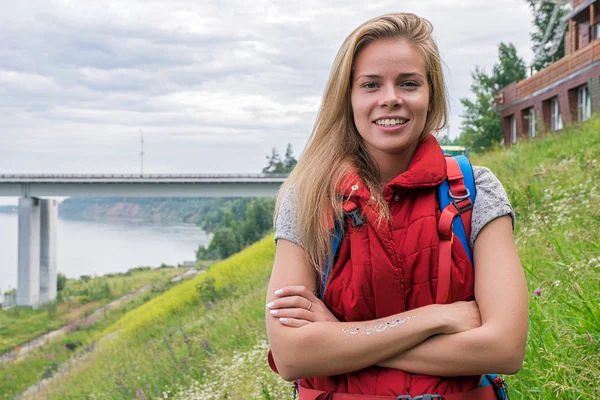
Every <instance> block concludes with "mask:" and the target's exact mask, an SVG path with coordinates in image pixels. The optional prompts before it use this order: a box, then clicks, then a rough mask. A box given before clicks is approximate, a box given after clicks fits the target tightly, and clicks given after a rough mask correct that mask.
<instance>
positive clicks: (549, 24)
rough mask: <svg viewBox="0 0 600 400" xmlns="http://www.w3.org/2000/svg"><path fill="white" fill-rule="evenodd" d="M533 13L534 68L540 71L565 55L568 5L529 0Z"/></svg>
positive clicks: (543, 0) (545, 0) (542, 0)
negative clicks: (564, 18) (565, 20)
mask: <svg viewBox="0 0 600 400" xmlns="http://www.w3.org/2000/svg"><path fill="white" fill-rule="evenodd" d="M527 3H528V4H529V8H531V11H532V13H533V24H534V27H535V28H534V31H533V32H531V34H530V36H531V41H532V42H533V53H534V54H535V55H537V56H536V57H535V59H534V60H533V63H532V64H533V68H534V69H535V70H536V71H540V70H542V69H544V68H546V67H547V66H548V65H550V64H552V63H553V62H554V61H556V60H559V59H561V58H562V57H564V55H565V35H564V32H565V23H564V22H563V21H562V19H563V17H564V16H565V15H566V14H567V13H568V12H569V7H570V6H569V5H568V4H566V3H565V4H555V3H553V2H551V1H547V0H527Z"/></svg>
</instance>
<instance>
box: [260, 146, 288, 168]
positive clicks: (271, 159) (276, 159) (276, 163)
mask: <svg viewBox="0 0 600 400" xmlns="http://www.w3.org/2000/svg"><path fill="white" fill-rule="evenodd" d="M262 172H263V174H285V173H286V168H285V164H284V163H283V161H281V156H280V155H279V151H277V148H275V147H273V150H272V151H271V155H270V156H267V166H266V167H264V168H263V170H262Z"/></svg>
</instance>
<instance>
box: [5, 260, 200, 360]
mask: <svg viewBox="0 0 600 400" xmlns="http://www.w3.org/2000/svg"><path fill="white" fill-rule="evenodd" d="M198 273H200V272H199V271H196V270H194V269H192V270H189V271H186V272H185V273H183V274H181V275H177V276H176V277H174V278H171V281H173V282H178V281H180V280H182V279H183V278H187V277H191V276H194V275H197V274H198ZM151 288H152V284H148V285H146V286H142V287H141V288H139V289H137V290H135V291H133V292H131V293H127V294H126V295H124V296H121V297H119V298H118V299H116V300H113V301H111V302H110V303H108V304H106V305H104V306H102V307H100V308H98V309H97V310H96V311H94V312H93V313H92V314H91V315H89V316H87V317H83V318H80V319H79V320H76V321H75V323H76V324H86V323H91V322H92V320H94V317H97V316H98V315H99V314H103V313H105V312H107V311H109V310H111V309H113V308H115V307H117V306H119V305H120V304H121V303H123V302H124V301H129V300H132V299H134V298H136V297H138V296H140V295H141V294H143V293H145V292H147V291H148V290H150V289H151ZM71 324H73V322H71V323H69V324H67V325H65V326H63V327H62V328H59V329H56V330H54V331H51V332H48V333H46V334H44V335H41V336H39V337H37V338H35V339H32V340H30V341H29V342H27V343H25V344H23V345H21V346H20V347H19V350H18V351H17V350H11V351H8V352H6V353H4V354H1V355H0V365H2V364H4V363H7V362H10V361H14V360H18V359H19V358H21V357H23V356H24V355H25V354H27V353H28V352H30V351H31V350H34V349H37V348H39V347H42V346H44V345H46V344H47V343H49V342H51V341H52V340H54V339H56V338H58V337H60V336H62V335H64V334H65V333H67V332H68V331H69V330H70V325H71Z"/></svg>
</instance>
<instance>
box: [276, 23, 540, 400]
mask: <svg viewBox="0 0 600 400" xmlns="http://www.w3.org/2000/svg"><path fill="white" fill-rule="evenodd" d="M431 32H432V27H431V24H430V23H429V22H428V21H427V20H425V19H422V18H419V17H417V16H416V15H413V14H390V15H384V16H381V17H378V18H374V19H372V20H370V21H368V22H366V23H364V24H363V25H361V26H360V27H358V28H357V29H356V30H355V31H354V32H352V34H350V36H349V37H348V38H347V39H346V40H345V42H344V43H343V45H342V47H341V49H340V51H339V52H338V54H337V57H336V59H335V61H334V65H333V68H332V71H331V75H330V78H329V82H328V84H327V87H326V90H325V93H324V97H323V102H322V106H321V109H320V111H319V114H318V116H317V120H316V123H315V128H314V130H313V133H312V136H311V140H310V142H309V144H308V145H307V147H306V149H305V151H304V153H303V155H302V158H301V160H300V162H299V164H298V165H297V166H296V168H295V169H294V171H293V173H292V174H291V175H290V177H289V178H288V180H287V181H286V183H285V184H284V186H283V187H282V190H281V191H280V196H279V198H278V202H277V206H276V210H278V217H277V222H276V228H277V229H276V241H277V252H276V257H275V262H274V266H273V272H272V276H271V281H270V284H269V289H268V295H267V302H268V303H267V331H268V335H269V341H270V344H271V349H272V358H271V361H272V362H273V363H274V365H273V363H272V366H273V367H274V368H275V366H276V369H277V370H278V372H279V373H280V374H281V376H282V377H283V378H284V379H285V380H289V381H292V380H298V382H299V386H300V388H299V393H300V399H325V398H331V399H334V400H335V399H346V400H351V399H356V400H359V399H367V400H368V399H370V398H374V397H373V396H383V397H379V398H383V399H385V398H389V399H396V398H410V396H413V397H414V396H422V395H424V394H436V395H444V398H446V399H467V398H468V399H488V398H493V397H490V393H493V392H490V391H487V390H485V391H484V390H482V389H477V388H478V386H479V381H480V378H481V375H482V374H486V373H503V374H514V373H516V372H517V371H518V370H519V369H520V367H521V364H522V361H523V357H524V352H525V341H526V336H527V318H528V315H527V289H526V283H525V278H524V274H523V271H522V267H521V265H520V262H519V258H518V256H517V252H516V249H515V246H514V241H513V235H512V234H513V232H512V229H513V223H514V222H513V221H514V214H513V211H512V209H511V207H510V205H509V203H508V200H507V198H506V193H505V192H504V190H503V188H502V186H501V185H500V183H499V182H498V180H497V179H496V178H495V177H494V176H493V174H492V173H491V172H490V171H489V170H487V169H486V168H478V167H475V168H474V175H475V185H476V188H477V200H476V202H475V205H474V209H473V214H472V234H471V238H470V239H471V243H470V245H471V246H472V248H473V256H474V264H475V265H476V268H475V270H474V269H473V266H472V265H471V262H470V260H469V258H468V257H467V256H466V253H465V250H464V247H463V244H461V243H460V242H459V241H458V240H454V241H453V242H452V245H451V246H452V247H451V251H452V268H451V282H452V285H451V287H450V290H449V298H448V300H447V301H446V302H445V303H444V304H442V303H441V302H440V301H439V299H436V289H437V276H438V260H439V243H440V239H439V237H438V234H437V222H438V220H439V218H440V211H439V205H438V203H437V200H436V189H437V187H438V185H439V184H440V183H441V182H442V181H444V179H445V178H446V163H445V159H444V156H443V153H442V151H441V149H440V147H439V145H438V143H437V141H436V139H435V137H434V136H432V132H436V131H439V130H441V129H442V128H443V127H444V126H445V124H446V120H447V101H446V93H445V85H444V79H443V75H442V68H441V62H440V57H439V53H438V49H437V46H436V45H435V43H434V41H433V40H432V37H431ZM348 204H351V205H353V208H356V209H358V210H359V211H360V218H359V222H364V223H362V224H356V225H357V226H354V225H355V224H353V223H347V229H346V231H345V234H344V238H343V241H342V244H341V247H340V251H339V255H337V257H336V258H335V263H334V267H333V270H332V272H331V274H330V276H329V278H328V279H327V282H326V287H325V291H324V293H323V294H322V298H323V301H321V300H319V298H318V297H317V296H315V293H317V292H318V288H319V287H320V286H319V285H320V283H321V281H322V277H323V265H324V263H325V259H326V258H327V257H328V256H329V257H328V259H331V258H332V257H331V256H332V254H331V252H332V250H331V234H330V229H331V227H332V226H334V222H335V223H337V224H342V223H344V222H345V218H346V217H345V216H344V211H343V210H344V208H346V210H347V209H348V207H347V206H348ZM355 222H356V221H355ZM475 271H476V273H475ZM436 300H437V302H436ZM344 394H352V395H355V396H348V395H344ZM329 396H331V397H329ZM398 396H404V397H398Z"/></svg>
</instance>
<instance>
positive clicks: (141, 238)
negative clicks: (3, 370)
mask: <svg viewBox="0 0 600 400" xmlns="http://www.w3.org/2000/svg"><path fill="white" fill-rule="evenodd" d="M210 238H211V236H210V235H208V234H207V233H206V232H204V231H203V230H202V229H200V228H198V227H196V226H194V225H159V224H155V223H150V222H139V221H127V220H120V219H112V220H98V221H88V220H70V219H69V220H66V219H62V218H60V217H59V218H58V226H57V245H56V259H57V261H56V269H57V271H58V272H61V273H63V274H65V275H66V276H67V277H69V278H77V277H79V276H80V275H104V274H107V273H111V272H125V271H127V270H128V269H130V268H134V267H138V266H151V267H158V266H159V265H160V264H161V263H165V264H169V265H176V264H178V263H183V261H191V260H194V259H195V258H196V249H197V248H198V245H200V244H203V245H207V244H208V243H209V242H210ZM17 242H18V217H17V215H16V214H0V290H1V291H2V292H4V291H6V290H8V289H10V288H15V287H16V285H17V265H18V264H17V263H18V261H17V260H18V257H17V254H18V253H17Z"/></svg>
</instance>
